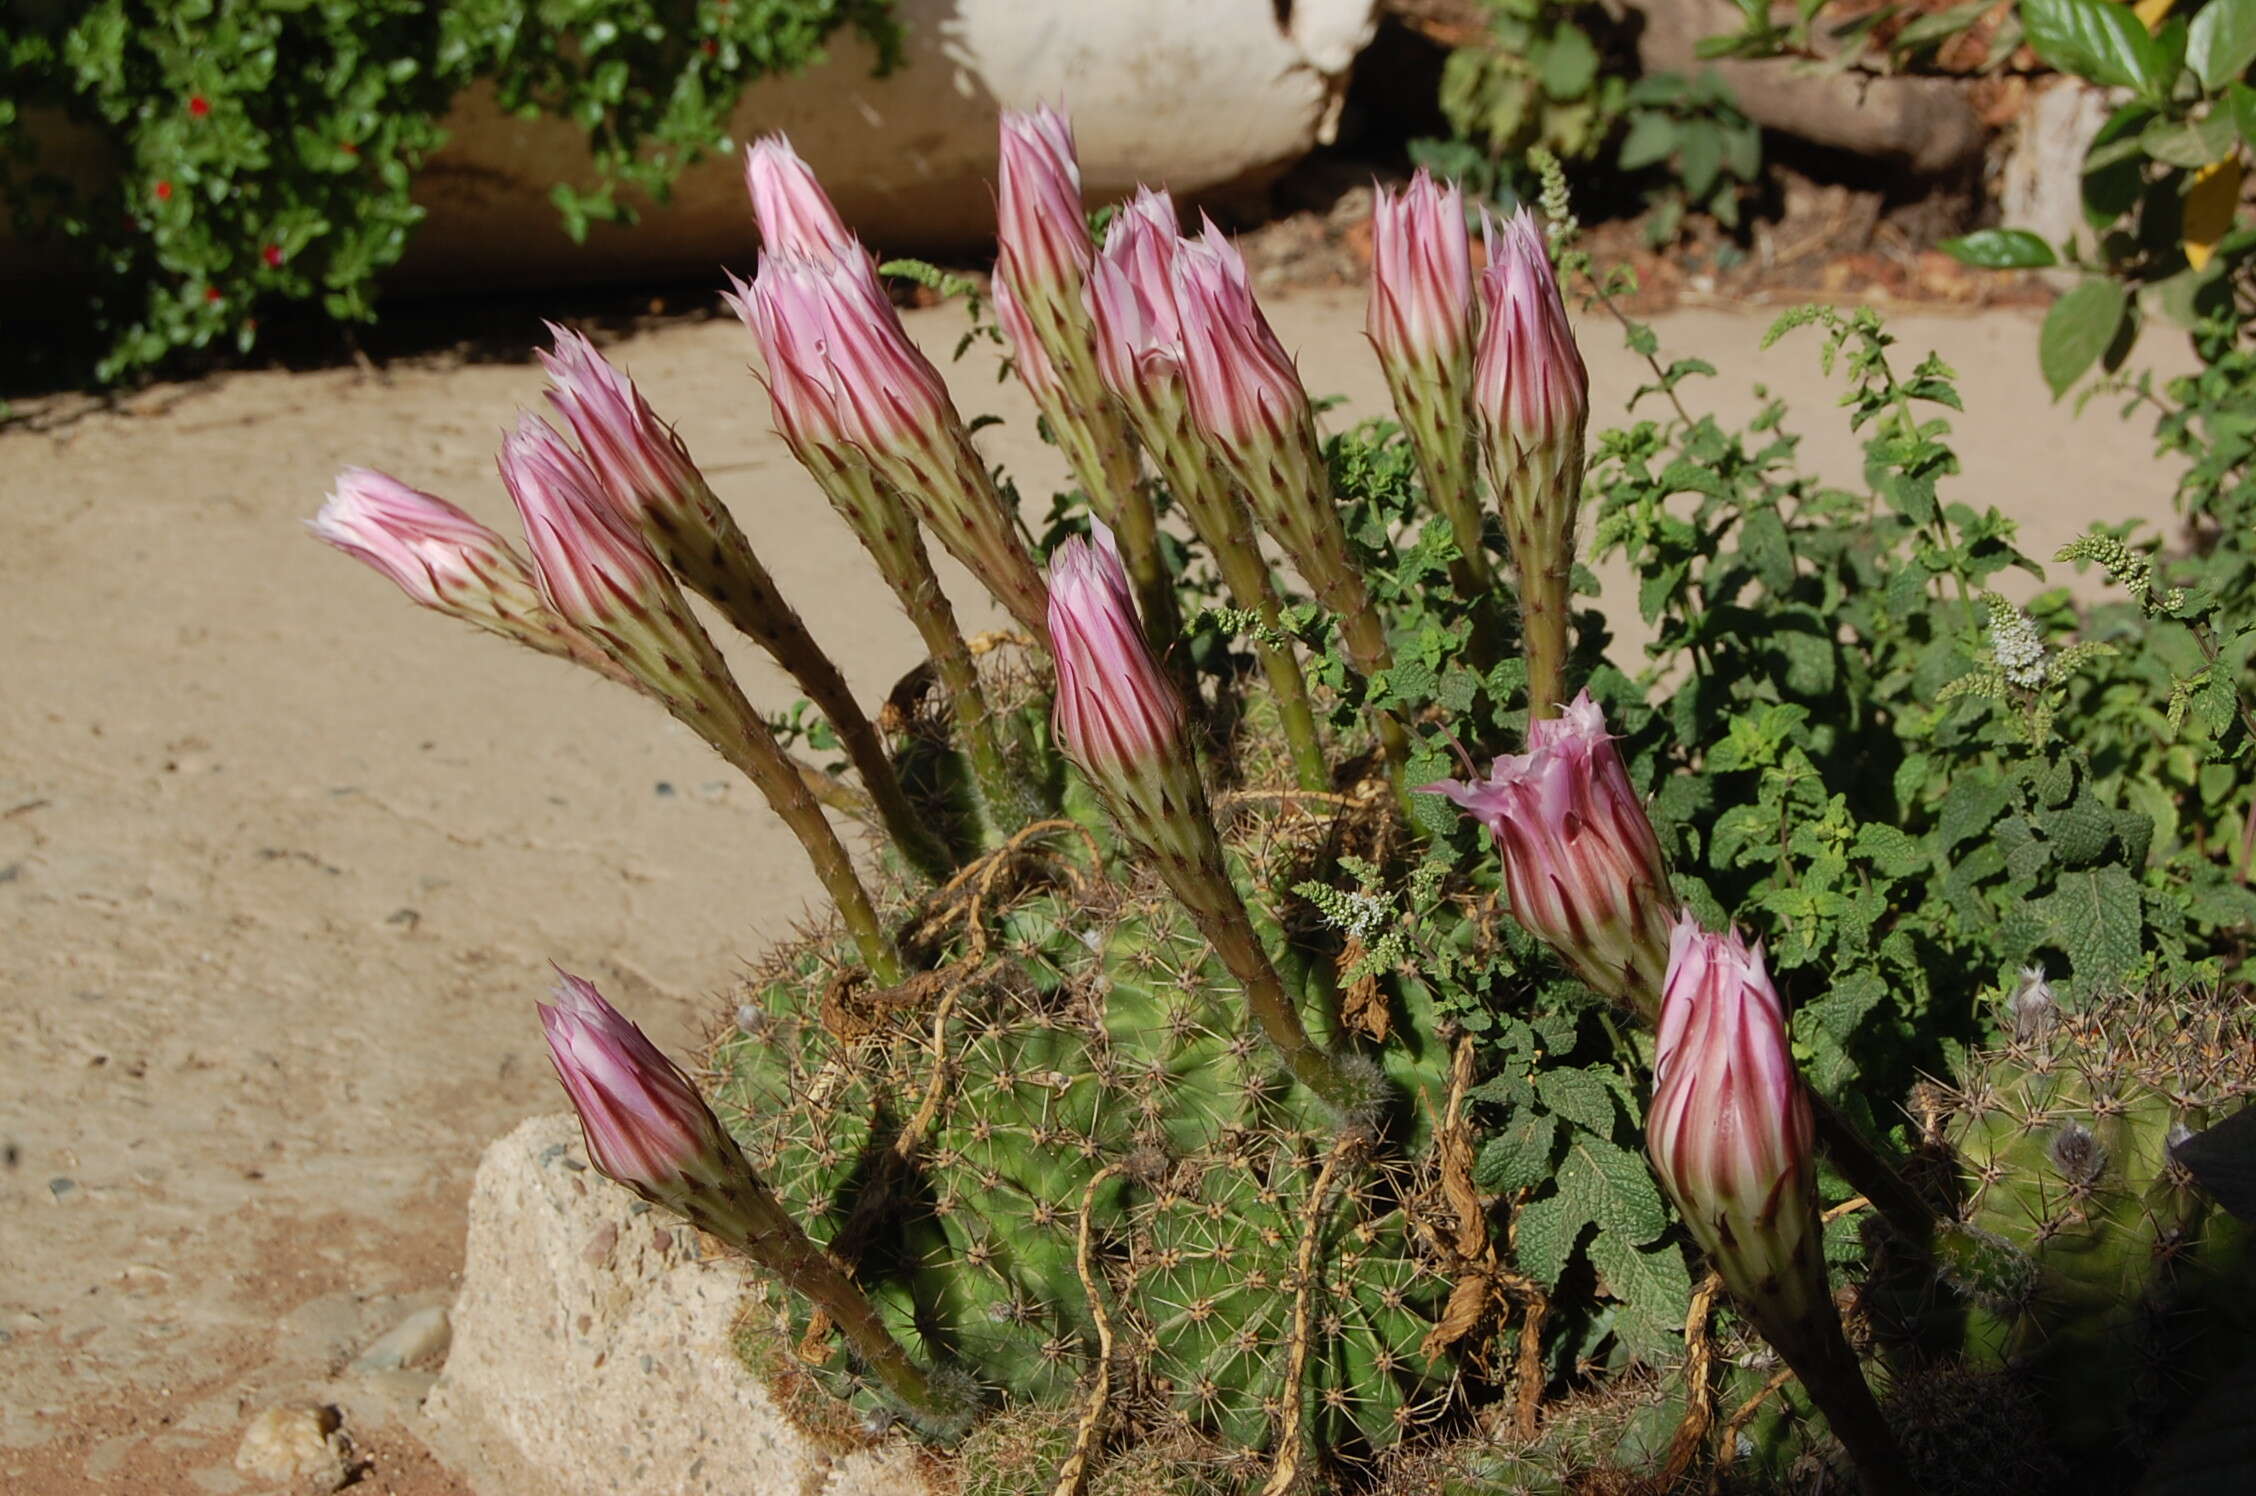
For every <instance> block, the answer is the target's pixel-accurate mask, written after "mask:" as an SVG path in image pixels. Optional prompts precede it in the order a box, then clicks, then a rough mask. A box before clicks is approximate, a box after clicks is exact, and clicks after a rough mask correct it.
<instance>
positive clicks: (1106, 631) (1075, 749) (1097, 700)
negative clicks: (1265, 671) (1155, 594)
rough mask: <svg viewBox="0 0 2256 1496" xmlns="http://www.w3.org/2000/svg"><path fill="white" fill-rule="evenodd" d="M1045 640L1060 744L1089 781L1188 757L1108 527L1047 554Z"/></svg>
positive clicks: (1173, 703)
mask: <svg viewBox="0 0 2256 1496" xmlns="http://www.w3.org/2000/svg"><path fill="white" fill-rule="evenodd" d="M1050 642H1051V652H1052V654H1053V655H1054V656H1055V658H1056V660H1057V682H1058V685H1057V705H1056V715H1055V725H1056V731H1057V738H1058V742H1059V743H1060V744H1062V745H1063V746H1064V748H1065V751H1066V752H1067V753H1068V754H1070V755H1071V756H1072V758H1073V761H1074V762H1075V763H1077V764H1079V765H1080V766H1081V768H1082V770H1083V771H1084V772H1086V773H1087V774H1088V775H1089V776H1090V777H1091V778H1092V779H1095V780H1097V781H1098V782H1099V784H1100V785H1102V784H1104V783H1106V782H1108V781H1109V780H1111V779H1112V778H1114V777H1115V776H1117V775H1119V774H1121V773H1123V772H1126V771H1133V770H1135V769H1136V768H1138V767H1141V766H1144V765H1148V764H1150V763H1151V762H1152V761H1154V760H1156V759H1160V758H1163V757H1181V756H1186V755H1185V753H1184V746H1183V724H1184V717H1183V701H1182V698H1181V697H1180V696H1178V695H1176V693H1175V688H1174V686H1172V685H1171V684H1169V682H1168V680H1167V677H1166V675H1165V674H1164V673H1162V671H1161V670H1160V667H1159V662H1158V661H1157V660H1155V659H1153V658H1152V653H1151V648H1150V646H1148V645H1147V644H1146V643H1145V642H1144V630H1143V625H1142V624H1141V623H1140V622H1139V621H1138V619H1137V617H1136V604H1135V600H1134V594H1133V593H1132V592H1131V591H1130V589H1129V586H1128V573H1127V571H1126V569H1125V568H1123V567H1122V566H1121V564H1120V556H1119V553H1118V552H1117V551H1115V550H1114V549H1113V544H1112V535H1111V533H1110V532H1109V531H1106V530H1104V529H1102V528H1100V529H1099V530H1098V531H1097V534H1096V541H1095V543H1094V544H1091V543H1090V542H1088V541H1085V540H1083V539H1081V537H1079V536H1074V537H1073V538H1072V539H1070V540H1068V541H1066V543H1065V544H1064V545H1062V546H1060V547H1059V548H1058V550H1057V552H1056V553H1055V554H1054V555H1052V556H1051V558H1050Z"/></svg>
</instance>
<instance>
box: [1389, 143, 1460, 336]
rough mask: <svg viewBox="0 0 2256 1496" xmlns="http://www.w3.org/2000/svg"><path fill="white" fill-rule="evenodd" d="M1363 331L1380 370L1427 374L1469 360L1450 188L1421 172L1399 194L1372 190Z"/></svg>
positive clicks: (1456, 196) (1453, 189) (1456, 213)
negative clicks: (1402, 367) (1400, 367)
mask: <svg viewBox="0 0 2256 1496" xmlns="http://www.w3.org/2000/svg"><path fill="white" fill-rule="evenodd" d="M1363 326H1364V331H1365V332H1366V333H1368V334H1369V336H1370V339H1371V346H1372V347H1373V348H1375V349H1377V350H1378V355H1379V362H1380V363H1382V364H1407V365H1417V366H1421V367H1432V366H1435V365H1440V364H1448V363H1452V362H1454V361H1456V360H1458V359H1460V358H1464V357H1465V356H1466V355H1468V354H1469V353H1470V352H1471V350H1472V341H1473V261H1472V247H1471V242H1470V240H1469V238H1468V236H1467V235H1466V233H1465V198H1464V194H1463V193H1462V192H1461V191H1459V190H1458V188H1457V185H1456V184H1455V183H1454V182H1452V183H1450V184H1449V185H1448V186H1446V187H1445V186H1443V185H1441V184H1440V183H1439V182H1437V181H1435V180H1434V178H1433V175H1432V174H1431V173H1430V172H1428V171H1426V169H1425V168H1423V167H1420V168H1419V169H1418V174H1417V175H1416V176H1415V177H1413V178H1411V181H1410V185H1409V186H1408V187H1406V188H1404V189H1403V190H1402V191H1401V192H1400V193H1396V192H1393V191H1390V190H1388V189H1387V188H1384V187H1382V188H1380V189H1379V195H1378V202H1377V204H1376V206H1375V207H1374V208H1373V209H1372V213H1371V297H1370V302H1369V305H1368V307H1367V310H1366V312H1365V315H1364V323H1363Z"/></svg>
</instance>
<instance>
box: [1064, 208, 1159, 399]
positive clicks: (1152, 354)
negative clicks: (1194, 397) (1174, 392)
mask: <svg viewBox="0 0 2256 1496" xmlns="http://www.w3.org/2000/svg"><path fill="white" fill-rule="evenodd" d="M1182 238H1183V236H1182V232H1181V230H1180V229H1178V228H1177V227H1176V220H1175V203H1174V200H1173V199H1171V198H1170V197H1168V195H1167V194H1166V193H1164V192H1154V191H1152V190H1151V189H1150V188H1148V187H1146V188H1144V189H1142V190H1141V191H1139V192H1138V193H1137V194H1136V195H1135V196H1134V197H1132V198H1130V199H1129V200H1128V202H1127V203H1126V204H1124V205H1123V206H1122V207H1121V209H1120V212H1119V213H1118V214H1116V215H1114V217H1113V220H1112V223H1111V225H1110V226H1109V227H1108V228H1107V229H1106V230H1105V240H1104V248H1103V249H1102V250H1100V251H1099V252H1098V254H1097V257H1096V259H1095V260H1094V261H1093V262H1091V264H1090V267H1089V284H1088V288H1087V291H1086V292H1085V298H1086V300H1087V302H1088V306H1089V315H1090V316H1091V317H1092V318H1093V319H1094V320H1095V323H1096V329H1097V372H1098V374H1099V375H1100V376H1101V377H1102V378H1103V380H1104V382H1105V387H1106V388H1107V389H1109V390H1111V391H1112V392H1113V393H1114V394H1115V395H1117V396H1119V397H1120V398H1121V399H1123V400H1134V399H1137V398H1138V397H1139V396H1140V395H1141V394H1143V393H1144V392H1145V391H1146V387H1147V386H1148V385H1149V384H1151V383H1152V382H1154V381H1159V382H1163V383H1167V384H1172V383H1173V382H1174V381H1175V380H1176V379H1177V378H1178V377H1179V376H1180V374H1181V370H1182V366H1183V326H1182V319H1181V318H1180V317H1178V316H1177V315H1176V312H1175V281H1174V265H1175V246H1176V245H1178V244H1180V243H1181V242H1182Z"/></svg>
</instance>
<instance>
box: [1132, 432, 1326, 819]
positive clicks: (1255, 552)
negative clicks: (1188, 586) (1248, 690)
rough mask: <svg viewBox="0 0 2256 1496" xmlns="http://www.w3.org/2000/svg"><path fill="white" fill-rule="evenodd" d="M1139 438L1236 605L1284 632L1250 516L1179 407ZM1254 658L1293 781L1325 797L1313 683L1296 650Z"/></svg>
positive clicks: (1272, 647)
mask: <svg viewBox="0 0 2256 1496" xmlns="http://www.w3.org/2000/svg"><path fill="white" fill-rule="evenodd" d="M1141 430H1142V433H1143V435H1144V438H1145V442H1146V445H1147V447H1148V448H1149V450H1150V452H1151V455H1152V461H1153V462H1154V463H1155V464H1156V465H1157V466H1158V467H1159V469H1160V471H1161V473H1162V475H1163V476H1164V477H1165V478H1166V479H1167V484H1168V487H1169V488H1170V489H1172V490H1173V491H1174V493H1175V497H1176V500H1177V502H1179V503H1181V504H1182V506H1183V511H1184V513H1186V514H1187V515H1189V516H1190V520H1191V528H1192V529H1194V530H1196V531H1197V532H1198V536H1199V539H1201V540H1203V541H1204V542H1206V548H1207V549H1208V550H1209V551H1211V552H1213V553H1214V563H1215V566H1216V567H1217V568H1218V569H1219V570H1220V571H1221V573H1222V584H1223V585H1224V586H1225V587H1227V588H1229V590H1230V597H1231V600H1232V601H1234V602H1235V603H1236V604H1237V605H1238V606H1239V607H1241V608H1244V609H1245V610H1247V611H1248V612H1251V613H1256V614H1259V615H1260V617H1261V621H1262V622H1263V623H1265V624H1267V625H1268V626H1269V627H1270V628H1272V629H1276V628H1280V627H1281V621H1282V617H1283V611H1284V610H1283V606H1282V604H1281V603H1280V602H1279V600H1278V597H1277V588H1276V584H1275V583H1274V582H1273V581H1272V580H1271V578H1270V575H1269V565H1268V563H1267V562H1266V561H1264V560H1262V559H1261V547H1260V543H1259V542H1258V541H1256V540H1255V539H1254V536H1253V520H1252V516H1251V515H1249V514H1248V513H1247V511H1246V507H1245V501H1244V500H1243V499H1241V498H1240V497H1239V496H1238V494H1237V493H1236V492H1234V491H1233V490H1232V489H1231V487H1230V480H1229V479H1228V478H1227V477H1226V476H1225V475H1224V474H1223V472H1222V470H1221V468H1220V466H1219V465H1218V464H1217V463H1216V462H1215V461H1214V460H1213V458H1212V457H1211V456H1209V455H1208V454H1207V453H1206V451H1205V450H1204V449H1203V448H1201V447H1200V445H1199V444H1198V442H1197V441H1196V439H1194V438H1193V437H1192V435H1191V433H1190V429H1189V423H1188V418H1187V417H1186V416H1185V415H1184V413H1183V411H1182V409H1181V405H1180V402H1179V401H1178V403H1177V406H1176V408H1175V409H1174V410H1173V412H1171V413H1170V412H1168V411H1165V410H1160V409H1153V410H1150V411H1147V412H1145V413H1144V418H1143V420H1142V423H1141ZM1254 650H1255V653H1256V654H1257V655H1258V656H1259V658H1260V660H1261V669H1262V673H1263V674H1264V675H1266V676H1267V677H1268V679H1269V689H1270V690H1271V691H1272V692H1274V693H1275V695H1276V699H1277V716H1278V720H1279V722H1280V724H1281V725H1282V726H1283V728H1284V733H1285V742H1286V744H1287V746H1288V747H1289V748H1290V749H1291V752H1292V760H1293V774H1294V778H1295V780H1296V782H1297V783H1298V784H1299V785H1300V787H1301V788H1302V789H1304V790H1317V791H1322V790H1328V789H1330V788H1331V785H1332V771H1331V767H1330V765H1329V764H1327V763H1326V762H1325V760H1324V742H1323V739H1322V738H1321V737H1319V736H1318V735H1317V731H1316V713H1315V709H1314V708H1313V706H1311V704H1310V702H1309V698H1308V678H1307V677H1306V676H1305V675H1303V674H1302V673H1301V669H1300V661H1299V660H1298V659H1297V658H1295V657H1294V655H1293V652H1292V646H1291V645H1290V644H1287V643H1281V642H1279V643H1272V642H1270V641H1268V640H1257V641H1256V642H1255V645H1254Z"/></svg>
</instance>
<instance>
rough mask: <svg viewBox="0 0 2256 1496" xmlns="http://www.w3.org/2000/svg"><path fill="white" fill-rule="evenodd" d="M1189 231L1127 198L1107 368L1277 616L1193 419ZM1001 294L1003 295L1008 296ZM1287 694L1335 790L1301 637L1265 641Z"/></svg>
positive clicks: (1282, 708) (1224, 568) (1234, 580)
mask: <svg viewBox="0 0 2256 1496" xmlns="http://www.w3.org/2000/svg"><path fill="white" fill-rule="evenodd" d="M1181 242H1182V235H1181V233H1180V231H1179V230H1178V229H1177V227H1176V220H1175V204H1174V202H1173V201H1172V200H1171V199H1170V198H1169V197H1168V196H1167V194H1166V193H1164V192H1154V191H1152V190H1150V189H1149V188H1146V189H1144V190H1143V191H1140V192H1138V193H1137V194H1136V196H1135V197H1133V198H1131V199H1130V200H1129V201H1128V202H1127V203H1125V204H1124V205H1122V207H1121V209H1120V211H1119V212H1118V213H1117V214H1115V215H1114V216H1113V220H1112V224H1111V226H1110V227H1109V228H1107V229H1106V231H1105V241H1104V247H1103V249H1102V250H1101V251H1100V252H1099V253H1098V255H1097V258H1096V259H1095V261H1094V262H1092V264H1091V265H1090V267H1089V286H1088V292H1087V300H1088V303H1089V311H1090V315H1091V317H1092V318H1093V319H1094V322H1095V326H1096V334H1097V371H1098V373H1099V375H1100V376H1101V377H1102V378H1103V380H1104V383H1105V387H1106V388H1107V389H1108V390H1110V391H1111V393H1112V396H1113V398H1114V399H1115V400H1117V401H1118V402H1119V404H1120V408H1121V410H1122V411H1123V412H1125V414H1126V415H1127V418H1128V423H1129V425H1130V426H1131V427H1132V428H1133V429H1134V431H1135V433H1136V436H1137V438H1138V440H1139V441H1141V442H1142V443H1143V447H1144V450H1145V451H1146V452H1147V453H1149V454H1150V456H1151V459H1152V462H1153V464H1154V465H1155V466H1156V467H1157V468H1158V469H1159V472H1160V476H1161V477H1163V478H1165V479H1166V480H1167V488H1168V492H1169V493H1171V494H1173V495H1174V496H1175V501H1176V502H1177V503H1178V504H1180V505H1182V507H1183V512H1184V513H1185V514H1186V515H1188V516H1189V518H1190V521H1191V528H1192V529H1194V530H1196V531H1197V532H1198V536H1199V539H1200V540H1202V541H1204V542H1205V543H1206V548H1207V549H1208V550H1209V551H1210V552H1212V553H1213V555H1214V559H1215V564H1216V566H1217V568H1218V569H1219V570H1220V571H1221V573H1222V580H1223V583H1224V585H1226V586H1227V587H1228V588H1229V589H1230V597H1231V601H1233V602H1234V603H1236V604H1237V605H1238V606H1239V607H1241V608H1244V609H1246V610H1247V611H1249V612H1252V613H1256V614H1258V615H1259V616H1260V618H1261V620H1262V622H1263V623H1266V624H1268V625H1269V626H1270V627H1272V628H1274V627H1276V625H1277V622H1278V618H1279V614H1280V612H1281V611H1282V608H1281V603H1280V600H1279V598H1278V596H1277V589H1276V587H1275V586H1274V584H1273V583H1272V581H1271V579H1270V575H1269V563H1268V562H1267V561H1266V560H1265V559H1263V557H1262V555H1261V550H1260V546H1259V544H1258V542H1257V541H1256V540H1255V539H1254V533H1253V517H1252V515H1251V514H1250V513H1249V512H1248V511H1247V509H1246V504H1245V500H1244V499H1243V498H1242V497H1241V496H1240V495H1239V493H1238V490H1237V486H1236V484H1235V483H1234V482H1233V481H1232V480H1231V479H1230V477H1229V475H1228V474H1226V473H1225V472H1224V471H1223V470H1222V467H1221V465H1220V463H1219V462H1217V461H1216V460H1215V458H1214V455H1213V453H1212V452H1211V451H1210V450H1209V449H1208V448H1207V447H1206V445H1205V444H1204V443H1203V442H1201V441H1200V440H1199V439H1198V437H1197V435H1196V434H1195V432H1194V431H1193V430H1192V427H1191V421H1190V408H1189V405H1188V404H1187V397H1186V394H1185V391H1184V388H1183V341H1182V326H1181V323H1180V321H1179V319H1178V318H1177V316H1176V314H1175V287H1174V271H1173V266H1174V261H1175V249H1176V246H1177V245H1178V244H1180V243H1181ZM998 305H1000V302H999V300H998ZM1254 648H1255V650H1256V652H1257V653H1258V655H1259V657H1260V660H1261V668H1262V671H1263V673H1264V674H1265V675H1266V676H1267V677H1268V679H1269V688H1270V691H1271V693H1272V695H1273V697H1274V699H1275V701H1276V705H1277V713H1278V720H1279V723H1280V725H1281V726H1282V727H1283V729H1284V732H1285V738H1286V742H1287V744H1288V745H1289V747H1290V749H1291V751H1292V757H1293V768H1294V772H1295V774H1296V775H1297V776H1298V778H1299V781H1300V787H1301V788H1302V789H1306V790H1319V791H1320V790H1328V789H1329V788H1330V787H1331V771H1330V768H1329V766H1328V765H1327V764H1326V763H1325V760H1324V749H1323V743H1322V740H1321V739H1320V738H1319V737H1318V736H1317V732H1316V719H1315V712H1314V709H1313V707H1312V706H1311V705H1310V702H1309V696H1308V682H1307V678H1306V677H1305V676H1304V675H1303V674H1302V673H1301V668H1300V662H1299V660H1298V659H1296V658H1295V657H1294V655H1293V651H1292V646H1291V645H1290V644H1289V643H1285V642H1283V641H1278V640H1264V641H1257V642H1256V643H1255V646H1254Z"/></svg>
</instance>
